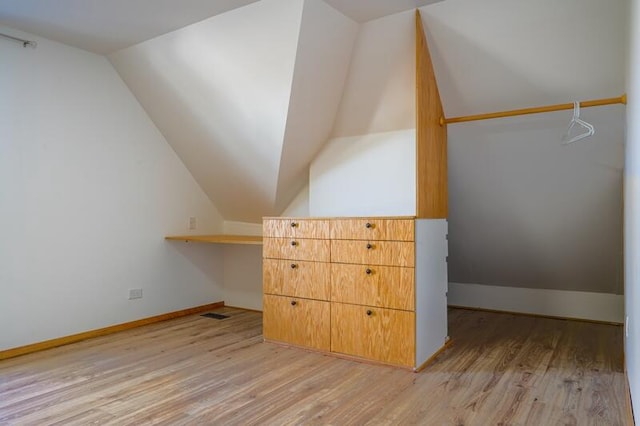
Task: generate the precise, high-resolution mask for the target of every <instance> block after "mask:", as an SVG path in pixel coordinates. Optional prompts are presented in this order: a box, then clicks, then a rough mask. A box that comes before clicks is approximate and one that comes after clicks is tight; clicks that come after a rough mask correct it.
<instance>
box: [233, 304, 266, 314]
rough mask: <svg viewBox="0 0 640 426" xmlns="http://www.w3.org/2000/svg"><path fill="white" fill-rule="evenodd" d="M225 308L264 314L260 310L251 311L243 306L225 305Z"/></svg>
mask: <svg viewBox="0 0 640 426" xmlns="http://www.w3.org/2000/svg"><path fill="white" fill-rule="evenodd" d="M224 307H225V308H233V309H241V310H243V311H249V312H258V313H260V314H261V313H262V311H259V310H258V309H251V308H243V307H242V306H232V305H224Z"/></svg>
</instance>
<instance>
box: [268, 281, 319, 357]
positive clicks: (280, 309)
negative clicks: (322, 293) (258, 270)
mask: <svg viewBox="0 0 640 426" xmlns="http://www.w3.org/2000/svg"><path fill="white" fill-rule="evenodd" d="M262 305H263V307H262V309H263V314H262V324H263V335H264V338H265V339H268V340H275V341H279V342H284V343H290V344H292V345H298V346H305V347H308V348H314V349H319V350H323V351H328V350H329V349H330V347H331V344H330V338H331V327H330V320H331V315H330V310H331V309H330V302H321V301H319V300H309V299H301V298H291V297H285V296H273V295H269V294H265V295H264V296H263V304H262Z"/></svg>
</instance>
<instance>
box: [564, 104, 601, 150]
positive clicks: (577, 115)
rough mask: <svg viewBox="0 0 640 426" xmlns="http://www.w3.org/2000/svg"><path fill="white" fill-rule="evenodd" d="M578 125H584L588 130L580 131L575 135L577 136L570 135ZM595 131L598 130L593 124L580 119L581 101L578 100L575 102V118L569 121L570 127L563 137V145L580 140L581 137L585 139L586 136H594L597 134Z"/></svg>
mask: <svg viewBox="0 0 640 426" xmlns="http://www.w3.org/2000/svg"><path fill="white" fill-rule="evenodd" d="M576 125H578V126H580V127H582V128H583V129H585V130H586V131H585V132H584V133H580V134H578V135H575V136H573V137H571V136H570V133H571V130H573V128H574V127H575V126H576ZM595 132H596V130H595V129H594V127H593V125H591V124H589V123H587V122H586V121H584V120H581V119H580V102H577V101H576V102H574V103H573V118H572V119H571V122H570V123H569V127H568V128H567V131H566V133H565V134H564V136H563V137H562V144H563V145H568V144H570V143H573V142H576V141H579V140H580V139H584V138H586V137H589V136H593V135H594V134H595Z"/></svg>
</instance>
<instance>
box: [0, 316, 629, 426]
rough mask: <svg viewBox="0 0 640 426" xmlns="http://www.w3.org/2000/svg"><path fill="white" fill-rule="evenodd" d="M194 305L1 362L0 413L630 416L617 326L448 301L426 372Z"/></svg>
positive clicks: (209, 418) (518, 420)
mask: <svg viewBox="0 0 640 426" xmlns="http://www.w3.org/2000/svg"><path fill="white" fill-rule="evenodd" d="M218 312H226V313H228V314H230V315H231V318H229V319H225V320H215V319H210V318H203V317H200V316H190V317H185V318H181V319H176V320H171V321H167V322H164V323H160V324H155V325H150V326H146V327H142V328H139V329H135V330H130V331H127V332H122V333H119V334H114V335H111V336H106V337H101V338H96V339H93V340H89V341H85V342H80V343H76V344H73V345H68V346H64V347H61V348H56V349H52V350H49V351H45V352H40V353H36V354H31V355H27V356H23V357H19V358H14V359H9V360H5V361H0V424H2V425H5V424H9V425H13V424H27V425H41V424H46V425H49V424H64V425H68V424H81V425H86V424H93V423H97V424H103V423H106V424H117V425H133V424H135V425H139V424H205V425H233V424H237V425H249V424H260V425H283V424H335V425H342V424H372V425H379V424H393V425H397V424H425V425H511V424H513V425H516V424H519V425H536V426H538V425H556V424H562V425H607V426H612V425H624V424H625V420H624V419H625V418H626V417H625V397H626V395H625V387H624V380H625V379H624V374H623V372H622V330H621V327H616V326H608V325H600V324H590V323H584V322H575V321H562V320H552V319H542V318H533V317H526V316H515V315H509V314H496V313H487V312H476V311H469V310H460V309H452V310H450V313H449V318H450V319H449V323H450V326H449V333H450V335H451V337H452V338H453V344H452V345H451V346H450V347H449V348H448V349H447V350H446V351H444V352H443V353H442V354H441V355H440V356H439V357H438V358H437V359H436V361H435V362H434V363H433V364H432V365H431V366H430V367H428V368H427V369H426V370H424V371H423V372H421V373H418V374H415V373H412V372H409V371H406V370H401V369H396V368H392V367H384V366H375V365H370V364H362V363H357V362H352V361H347V360H343V359H337V358H332V357H328V356H323V355H319V354H315V353H311V352H306V351H303V350H299V349H292V348H284V347H281V346H278V345H275V344H269V343H263V342H262V336H261V329H262V319H261V318H262V317H261V314H259V313H256V312H247V311H241V310H236V309H230V308H224V309H221V310H218Z"/></svg>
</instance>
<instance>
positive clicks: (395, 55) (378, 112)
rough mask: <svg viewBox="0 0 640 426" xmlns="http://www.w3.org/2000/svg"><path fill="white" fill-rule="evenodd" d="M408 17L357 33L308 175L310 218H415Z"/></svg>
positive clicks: (394, 17) (412, 60) (411, 54)
mask: <svg viewBox="0 0 640 426" xmlns="http://www.w3.org/2000/svg"><path fill="white" fill-rule="evenodd" d="M414 16H415V12H414V11H408V12H403V13H398V14H395V15H391V16H388V17H385V18H380V19H377V20H374V21H370V22H366V23H364V24H362V25H361V26H360V30H359V32H358V36H357V38H356V42H355V45H354V48H353V56H352V59H351V67H350V69H349V76H348V78H347V82H346V84H345V88H344V93H343V95H342V101H341V103H340V107H339V109H338V114H337V116H336V119H335V122H334V127H333V131H332V137H331V139H329V140H328V141H327V143H326V144H325V146H324V147H323V148H322V150H321V151H320V153H318V155H317V156H316V157H315V158H314V160H313V161H312V163H311V166H310V168H309V215H311V216H363V215H364V216H367V215H375V216H403V215H409V216H412V215H415V213H416V177H415V171H416V168H415V166H416V164H415V163H416V156H415V151H416V148H415V17H414Z"/></svg>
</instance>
